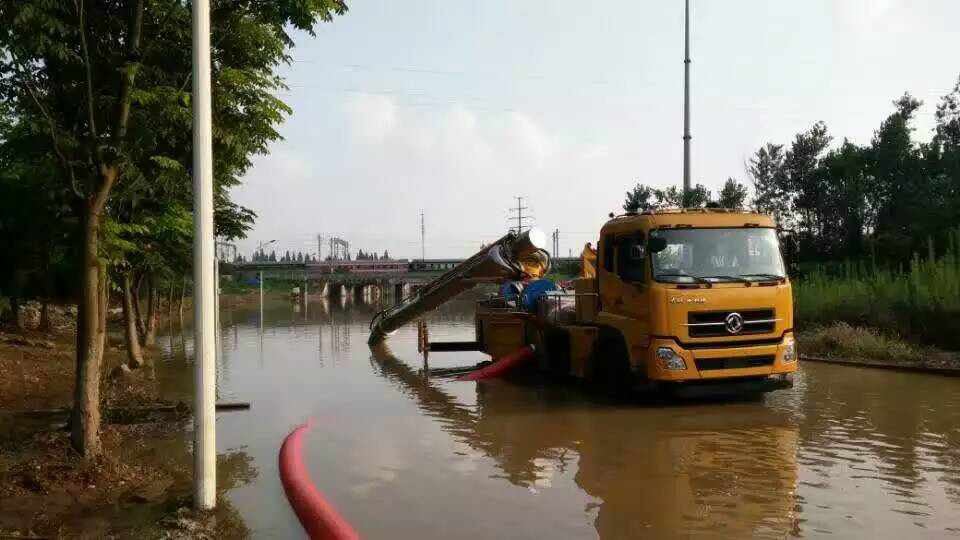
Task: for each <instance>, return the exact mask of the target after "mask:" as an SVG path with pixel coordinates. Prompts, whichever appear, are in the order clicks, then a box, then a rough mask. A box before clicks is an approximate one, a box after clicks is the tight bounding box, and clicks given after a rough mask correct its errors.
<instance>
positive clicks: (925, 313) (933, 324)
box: [794, 230, 960, 348]
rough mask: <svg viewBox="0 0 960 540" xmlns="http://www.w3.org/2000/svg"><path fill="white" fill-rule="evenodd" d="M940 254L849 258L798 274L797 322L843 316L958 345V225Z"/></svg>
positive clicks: (855, 322) (822, 321)
mask: <svg viewBox="0 0 960 540" xmlns="http://www.w3.org/2000/svg"><path fill="white" fill-rule="evenodd" d="M950 238H951V241H950V245H949V246H948V248H947V249H946V251H945V253H944V255H943V256H941V257H939V258H937V257H936V256H935V255H934V249H933V245H932V243H931V244H930V248H929V252H928V254H927V256H926V257H923V258H921V257H920V256H919V255H915V256H914V257H913V259H912V260H911V261H909V263H908V264H907V265H901V267H899V268H896V269H892V268H878V267H875V266H873V265H868V264H865V263H859V264H853V263H850V264H847V265H845V266H844V267H843V271H842V272H841V273H840V274H839V275H837V274H830V275H828V274H827V273H825V272H817V271H814V272H812V273H810V274H808V275H806V276H804V277H803V278H801V279H798V280H797V282H796V284H795V287H794V291H795V295H796V296H795V299H796V305H795V316H796V319H797V322H798V323H800V324H801V325H802V324H804V323H806V324H830V323H833V322H835V321H843V322H846V323H849V324H852V325H855V326H856V325H865V326H870V327H875V328H878V329H880V330H882V331H884V332H887V333H895V334H899V335H903V336H905V337H908V338H910V339H916V340H924V341H928V342H930V343H933V344H937V345H941V346H946V347H951V348H956V347H960V256H958V253H960V230H958V231H956V232H955V233H954V234H952V235H950Z"/></svg>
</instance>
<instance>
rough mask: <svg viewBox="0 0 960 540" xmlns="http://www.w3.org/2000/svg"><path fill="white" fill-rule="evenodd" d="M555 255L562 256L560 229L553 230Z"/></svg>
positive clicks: (556, 256)
mask: <svg viewBox="0 0 960 540" xmlns="http://www.w3.org/2000/svg"><path fill="white" fill-rule="evenodd" d="M553 257H554V258H559V257H560V229H555V230H554V231H553Z"/></svg>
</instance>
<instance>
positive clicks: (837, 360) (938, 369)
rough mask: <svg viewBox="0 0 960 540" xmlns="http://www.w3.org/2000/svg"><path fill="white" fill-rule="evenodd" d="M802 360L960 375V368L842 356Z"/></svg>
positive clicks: (815, 357)
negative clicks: (901, 363)
mask: <svg viewBox="0 0 960 540" xmlns="http://www.w3.org/2000/svg"><path fill="white" fill-rule="evenodd" d="M800 360H803V361H805V362H822V363H825V364H841V365H845V366H853V367H862V368H876V369H888V370H894V371H909V372H913V373H929V374H931V375H945V376H947V377H960V368H946V367H926V366H910V365H898V364H887V363H882V362H876V361H860V360H843V359H840V358H827V357H822V356H809V355H806V354H801V355H800Z"/></svg>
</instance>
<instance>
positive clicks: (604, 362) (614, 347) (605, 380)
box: [590, 332, 633, 388]
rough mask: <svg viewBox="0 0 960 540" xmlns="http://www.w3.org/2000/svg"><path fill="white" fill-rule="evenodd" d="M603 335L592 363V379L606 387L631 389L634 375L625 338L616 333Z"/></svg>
mask: <svg viewBox="0 0 960 540" xmlns="http://www.w3.org/2000/svg"><path fill="white" fill-rule="evenodd" d="M605 334H606V335H601V337H600V340H599V341H598V343H597V348H596V349H595V350H594V353H593V358H592V359H591V362H590V379H591V380H593V381H596V382H597V383H599V384H603V385H605V386H615V387H621V386H622V387H625V388H629V387H630V385H631V383H632V380H633V374H632V373H631V371H630V357H629V354H628V353H627V344H626V342H624V340H623V337H621V336H620V335H619V334H616V333H612V332H611V333H605Z"/></svg>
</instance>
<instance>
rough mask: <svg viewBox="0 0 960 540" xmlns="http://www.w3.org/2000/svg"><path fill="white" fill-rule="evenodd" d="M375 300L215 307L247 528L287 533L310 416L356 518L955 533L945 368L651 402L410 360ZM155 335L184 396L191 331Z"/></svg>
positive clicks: (643, 533) (230, 444)
mask: <svg viewBox="0 0 960 540" xmlns="http://www.w3.org/2000/svg"><path fill="white" fill-rule="evenodd" d="M471 307H472V304H471V303H470V302H467V301H465V302H462V303H455V304H451V305H448V306H445V307H444V308H443V309H442V310H440V311H438V312H436V313H434V314H433V315H432V316H431V318H430V335H431V339H432V340H435V341H440V340H469V339H471V338H472V333H473V321H472V311H471ZM376 309H377V308H376V307H374V306H369V305H364V304H362V303H357V304H354V303H352V301H349V300H348V301H346V302H345V303H344V305H341V302H339V301H337V302H334V303H332V304H331V303H328V302H312V303H311V304H310V305H309V306H308V307H307V309H306V310H304V309H303V308H302V306H296V305H293V304H290V303H286V302H280V301H275V302H271V303H270V304H269V305H268V308H267V309H266V311H265V315H264V317H263V321H261V318H260V316H259V309H258V308H257V307H252V308H233V309H228V308H224V309H223V310H222V313H221V318H222V325H223V332H222V345H223V352H222V358H221V360H220V362H219V365H218V369H217V374H218V394H219V399H220V400H221V401H249V402H251V403H252V409H251V410H249V411H245V412H231V413H222V414H219V415H218V420H217V437H218V446H219V450H220V451H221V452H222V453H228V452H229V453H230V455H231V456H243V459H244V461H245V462H248V463H249V466H250V467H252V469H253V471H252V472H250V471H248V472H247V473H246V478H244V479H243V481H236V479H232V478H231V479H228V478H224V484H225V485H228V486H230V487H229V488H228V489H226V492H225V497H226V498H227V499H228V500H229V501H230V502H231V503H232V504H233V505H234V506H235V507H236V508H237V509H238V510H239V511H240V513H241V515H242V516H243V518H244V519H245V521H246V523H247V525H248V526H249V527H250V529H251V531H252V533H253V536H254V537H255V538H303V537H304V534H303V532H302V531H301V529H300V526H299V524H298V522H297V520H296V517H295V516H294V514H293V512H292V511H291V510H290V508H289V505H288V504H287V501H286V499H285V497H284V494H283V489H282V486H281V483H280V480H279V477H278V473H277V453H278V450H279V448H280V444H281V442H282V440H283V438H284V437H285V436H286V434H287V433H288V432H289V431H290V430H291V429H293V428H294V427H295V426H296V425H298V424H300V423H303V422H305V421H308V420H311V419H312V420H316V422H317V423H316V426H315V428H314V429H313V430H312V432H311V433H310V435H309V437H308V439H307V440H306V445H307V446H306V460H307V463H308V466H309V470H310V473H311V476H312V478H313V480H314V481H315V483H316V484H317V485H318V486H319V488H320V489H321V490H322V491H324V492H325V493H326V494H327V496H328V497H329V498H330V499H331V500H332V501H333V503H334V505H335V506H336V507H337V508H338V510H340V512H341V513H342V514H343V515H344V516H345V517H346V518H347V520H348V521H349V522H350V523H352V524H353V525H354V527H355V528H356V529H357V530H358V531H359V532H360V534H361V535H362V536H364V537H365V538H373V539H376V538H391V539H397V538H416V539H420V538H442V539H455V538H484V539H486V538H516V539H520V538H602V539H615V538H655V539H661V538H664V539H669V538H791V537H804V538H821V537H833V538H844V539H846V538H911V539H912V540H915V539H922V538H944V537H960V391H958V390H960V380H957V379H950V378H944V377H939V376H934V375H924V374H914V373H902V372H895V371H885V370H869V369H862V368H855V367H847V366H837V365H828V364H815V363H805V364H803V365H802V370H801V372H800V373H799V374H798V377H797V380H796V386H795V388H793V389H792V390H783V391H780V392H777V393H773V394H769V395H767V396H764V397H760V398H756V399H752V400H747V401H736V402H729V401H728V402H720V403H687V404H674V405H663V404H661V405H656V406H654V405H649V404H640V403H631V402H622V401H616V400H613V399H610V398H605V397H604V396H603V395H597V393H596V392H590V391H588V390H586V389H584V388H582V387H581V386H579V385H577V384H568V383H562V382H557V381H553V382H546V381H539V382H537V381H534V382H531V381H527V382H524V383H507V382H502V381H498V382H487V383H475V382H458V381H455V380H452V379H445V378H430V379H427V378H424V377H423V376H422V375H421V371H420V370H421V368H422V364H423V359H422V357H421V356H420V355H419V354H418V353H417V351H416V329H415V328H414V327H413V326H411V327H408V328H404V329H402V330H400V331H399V332H398V333H397V334H396V335H395V336H393V337H392V338H391V339H390V340H389V342H388V347H389V348H381V349H378V350H376V351H371V349H370V348H369V347H368V346H367V344H366V338H367V324H368V322H369V320H370V318H371V316H372V315H373V313H374V311H375V310H376ZM261 322H262V329H261ZM162 343H164V344H165V345H166V347H167V348H168V352H170V355H169V358H168V359H167V360H166V361H164V362H162V364H164V365H166V366H167V367H166V368H164V367H163V366H159V367H160V369H159V371H160V373H161V377H160V381H161V384H166V385H169V387H170V388H171V389H174V388H177V389H179V390H178V391H179V392H182V394H183V397H185V398H188V397H189V395H190V390H189V389H188V388H186V387H185V385H184V380H185V379H184V373H189V370H188V369H184V367H183V366H184V364H183V356H184V355H187V357H189V356H190V355H191V352H190V349H191V348H192V347H190V346H189V338H188V339H187V340H183V339H182V334H177V333H172V334H168V335H167V336H165V338H164V339H163V340H162ZM483 359H486V357H485V356H483V355H481V354H479V353H434V354H433V355H431V357H430V359H429V364H430V367H449V366H459V365H471V364H473V363H475V362H477V361H479V360H483ZM178 365H179V366H181V367H180V368H177V367H176V366H178ZM163 373H166V376H164V375H163ZM222 472H224V475H228V474H229V472H228V471H222Z"/></svg>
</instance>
